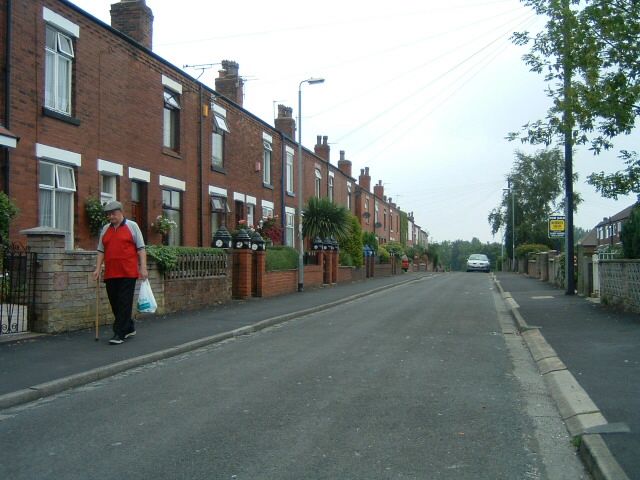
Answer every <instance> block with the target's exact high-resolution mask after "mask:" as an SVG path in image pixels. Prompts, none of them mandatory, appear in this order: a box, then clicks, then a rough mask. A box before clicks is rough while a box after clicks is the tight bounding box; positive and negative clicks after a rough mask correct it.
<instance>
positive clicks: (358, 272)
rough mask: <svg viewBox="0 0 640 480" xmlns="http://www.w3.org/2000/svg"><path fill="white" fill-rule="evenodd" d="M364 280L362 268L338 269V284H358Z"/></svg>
mask: <svg viewBox="0 0 640 480" xmlns="http://www.w3.org/2000/svg"><path fill="white" fill-rule="evenodd" d="M365 278H366V276H365V269H364V268H355V267H338V283H349V282H358V281H362V280H365Z"/></svg>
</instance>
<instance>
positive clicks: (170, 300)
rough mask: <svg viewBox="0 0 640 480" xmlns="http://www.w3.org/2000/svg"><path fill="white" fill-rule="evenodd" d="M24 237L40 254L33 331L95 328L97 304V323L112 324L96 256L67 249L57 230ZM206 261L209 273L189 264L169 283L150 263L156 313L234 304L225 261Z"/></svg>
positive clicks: (196, 260) (199, 260)
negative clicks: (198, 271) (96, 278)
mask: <svg viewBox="0 0 640 480" xmlns="http://www.w3.org/2000/svg"><path fill="white" fill-rule="evenodd" d="M22 233H23V234H25V235H26V236H27V242H28V246H29V248H30V249H31V250H32V251H33V252H36V253H37V254H38V267H37V274H36V291H35V306H34V310H35V312H34V314H33V316H32V323H31V325H30V330H31V331H34V332H42V333H59V332H65V331H71V330H79V329H83V328H90V327H93V326H94V325H95V321H96V305H97V316H98V322H99V324H100V325H106V324H111V323H112V322H113V315H112V313H111V307H110V305H109V300H108V298H107V292H106V289H105V287H104V283H103V282H100V283H97V282H95V281H94V280H93V275H92V274H93V271H94V269H95V265H96V252H95V251H82V250H65V245H64V243H65V242H64V233H63V232H61V231H59V230H55V229H49V228H42V227H38V228H34V229H30V230H25V231H23V232H22ZM219 257H220V256H219ZM222 257H226V255H222ZM182 261H183V262H191V265H192V266H193V265H194V264H199V265H200V266H202V262H203V261H205V259H202V258H193V257H192V258H188V259H183V260H182ZM207 261H208V262H209V266H210V267H211V268H209V269H205V270H204V274H201V275H200V277H198V278H196V274H195V273H194V268H191V269H187V268H185V265H186V263H182V264H180V265H182V268H180V270H178V271H176V272H174V274H173V275H171V276H173V277H176V278H166V277H165V275H162V274H161V273H160V272H159V270H158V268H157V265H156V264H155V262H154V261H153V260H151V259H149V260H148V269H149V281H150V283H151V289H152V291H153V294H154V297H155V299H156V302H157V303H158V309H157V311H156V314H164V313H170V312H176V311H180V310H188V309H197V308H203V307H207V306H210V305H215V304H218V303H222V302H228V301H229V300H230V299H231V276H230V275H228V274H226V273H223V272H226V270H227V268H228V266H225V265H226V264H227V262H226V260H224V259H221V258H217V259H215V261H214V260H213V259H211V258H209V259H207ZM214 263H215V264H216V265H217V267H216V270H214V269H213V264H214ZM167 277H169V276H167ZM139 286H140V282H138V284H137V285H136V294H135V295H136V298H137V295H138V289H139Z"/></svg>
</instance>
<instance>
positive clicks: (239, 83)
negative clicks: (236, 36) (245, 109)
mask: <svg viewBox="0 0 640 480" xmlns="http://www.w3.org/2000/svg"><path fill="white" fill-rule="evenodd" d="M239 70H240V67H239V65H238V63H237V62H234V61H232V60H223V61H222V68H221V69H220V70H218V78H216V81H215V83H216V85H215V87H216V91H217V92H220V93H221V94H222V95H224V96H225V97H227V98H229V99H231V100H232V101H234V102H235V103H237V104H238V105H240V106H242V102H243V100H244V80H243V79H242V77H240V76H239V75H238V72H239Z"/></svg>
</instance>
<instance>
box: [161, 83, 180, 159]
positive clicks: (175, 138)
mask: <svg viewBox="0 0 640 480" xmlns="http://www.w3.org/2000/svg"><path fill="white" fill-rule="evenodd" d="M162 145H163V146H164V147H166V148H169V149H171V150H173V151H175V152H178V151H180V94H178V93H177V92H174V91H172V90H169V89H167V88H165V89H164V131H163V141H162Z"/></svg>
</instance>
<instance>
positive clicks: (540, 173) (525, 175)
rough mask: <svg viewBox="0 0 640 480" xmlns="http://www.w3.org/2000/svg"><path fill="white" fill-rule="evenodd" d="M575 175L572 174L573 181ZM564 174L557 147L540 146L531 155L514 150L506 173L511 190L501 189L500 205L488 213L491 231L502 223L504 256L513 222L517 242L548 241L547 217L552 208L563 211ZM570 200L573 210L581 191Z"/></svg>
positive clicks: (579, 199) (510, 252) (552, 211)
mask: <svg viewBox="0 0 640 480" xmlns="http://www.w3.org/2000/svg"><path fill="white" fill-rule="evenodd" d="M576 177H577V176H576V175H574V181H575V178H576ZM563 178H564V160H563V158H562V154H561V153H560V151H559V150H558V149H551V150H540V151H538V152H536V153H535V154H534V155H527V154H525V153H522V152H516V159H515V162H514V165H513V168H512V170H511V173H510V174H509V175H507V179H508V181H509V184H510V185H511V190H510V191H506V192H504V195H503V197H502V200H501V202H500V205H498V206H497V207H496V208H494V209H493V210H492V211H491V212H490V213H489V217H488V221H489V224H490V225H491V231H492V233H493V234H494V235H495V234H496V233H497V232H498V231H499V230H500V229H501V228H503V227H505V239H506V241H505V243H506V244H507V256H509V257H512V256H513V251H512V244H513V243H514V242H512V241H511V239H512V238H513V237H512V232H513V230H512V229H513V224H514V223H515V243H516V245H518V244H522V243H541V244H546V245H551V243H550V242H549V238H548V233H549V229H548V220H549V216H550V215H552V214H553V213H554V212H558V211H564V207H565V203H564V197H563V196H562V192H563ZM511 194H513V195H514V198H513V199H512V198H511ZM573 200H574V201H573V207H574V210H575V209H576V207H577V205H578V204H579V203H580V202H581V198H580V195H579V194H577V193H575V194H574V199H573ZM513 213H515V222H514V215H513Z"/></svg>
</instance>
